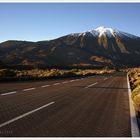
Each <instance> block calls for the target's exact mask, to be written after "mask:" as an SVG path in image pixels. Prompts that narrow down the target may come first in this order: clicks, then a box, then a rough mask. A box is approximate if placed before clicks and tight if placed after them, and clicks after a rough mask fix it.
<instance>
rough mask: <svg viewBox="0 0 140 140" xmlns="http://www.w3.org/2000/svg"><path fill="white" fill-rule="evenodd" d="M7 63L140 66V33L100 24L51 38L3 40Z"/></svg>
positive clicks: (1, 54) (0, 46) (1, 56)
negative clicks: (88, 29)
mask: <svg viewBox="0 0 140 140" xmlns="http://www.w3.org/2000/svg"><path fill="white" fill-rule="evenodd" d="M0 60H1V63H2V64H5V65H7V66H8V65H32V66H34V67H37V66H39V65H40V66H41V65H42V66H43V65H44V66H46V67H47V66H52V67H53V66H109V67H116V66H119V67H120V66H121V67H130V66H132V67H133V66H139V65H140V64H139V61H140V37H137V36H134V35H131V34H129V33H125V32H122V31H119V30H117V29H112V28H106V27H98V28H96V29H94V30H91V31H86V32H82V33H72V34H68V35H65V36H62V37H59V38H57V39H54V40H49V41H37V42H31V41H12V40H9V41H6V42H3V43H0Z"/></svg>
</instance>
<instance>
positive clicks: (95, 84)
mask: <svg viewBox="0 0 140 140" xmlns="http://www.w3.org/2000/svg"><path fill="white" fill-rule="evenodd" d="M96 84H98V82H96V83H93V84H91V85H88V86H86V87H85V88H89V87H92V86H94V85H96Z"/></svg>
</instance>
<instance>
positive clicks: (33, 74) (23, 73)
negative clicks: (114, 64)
mask: <svg viewBox="0 0 140 140" xmlns="http://www.w3.org/2000/svg"><path fill="white" fill-rule="evenodd" d="M113 72H114V70H108V69H102V70H96V69H86V70H82V69H71V70H65V69H47V70H42V69H32V70H13V69H1V70H0V79H1V80H3V79H7V80H8V79H9V80H10V79H19V80H23V79H24V80H28V79H49V78H62V77H72V76H86V75H95V74H107V73H113Z"/></svg>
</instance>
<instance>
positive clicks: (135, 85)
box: [128, 68, 140, 112]
mask: <svg viewBox="0 0 140 140" xmlns="http://www.w3.org/2000/svg"><path fill="white" fill-rule="evenodd" d="M128 75H129V79H130V85H131V89H132V100H133V103H134V107H135V109H136V111H137V112H140V68H134V69H130V70H129V72H128Z"/></svg>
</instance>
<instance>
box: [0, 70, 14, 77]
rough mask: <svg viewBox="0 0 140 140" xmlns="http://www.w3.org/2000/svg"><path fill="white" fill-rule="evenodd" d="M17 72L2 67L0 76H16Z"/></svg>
mask: <svg viewBox="0 0 140 140" xmlns="http://www.w3.org/2000/svg"><path fill="white" fill-rule="evenodd" d="M15 76H16V72H15V71H14V70H10V69H2V70H0V77H15Z"/></svg>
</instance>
